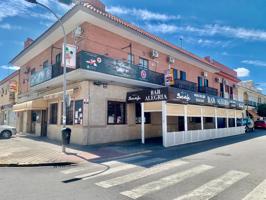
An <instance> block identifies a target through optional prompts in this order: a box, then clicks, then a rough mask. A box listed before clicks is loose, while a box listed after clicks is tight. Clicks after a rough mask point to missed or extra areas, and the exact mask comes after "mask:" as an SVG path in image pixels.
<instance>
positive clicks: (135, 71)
mask: <svg viewBox="0 0 266 200" xmlns="http://www.w3.org/2000/svg"><path fill="white" fill-rule="evenodd" d="M77 60H78V64H77V67H78V68H81V69H86V70H89V71H95V72H100V73H103V74H109V75H113V76H118V77H123V78H128V79H133V80H137V81H144V82H148V83H152V84H156V85H164V74H162V73H158V72H154V71H151V70H149V69H148V68H145V67H142V66H138V65H134V64H130V63H127V62H125V61H122V60H116V59H112V58H109V57H106V56H103V55H98V54H94V53H90V52H86V51H81V52H79V55H78V59H77Z"/></svg>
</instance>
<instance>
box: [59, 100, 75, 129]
mask: <svg viewBox="0 0 266 200" xmlns="http://www.w3.org/2000/svg"><path fill="white" fill-rule="evenodd" d="M61 108H62V116H63V103H62V107H61ZM66 125H73V101H71V103H70V106H67V107H66Z"/></svg>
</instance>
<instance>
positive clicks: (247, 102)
mask: <svg viewBox="0 0 266 200" xmlns="http://www.w3.org/2000/svg"><path fill="white" fill-rule="evenodd" d="M244 103H245V105H246V106H252V107H257V106H258V105H259V104H258V103H257V102H255V101H248V100H245V101H244Z"/></svg>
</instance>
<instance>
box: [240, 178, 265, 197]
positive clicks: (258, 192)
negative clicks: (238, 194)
mask: <svg viewBox="0 0 266 200" xmlns="http://www.w3.org/2000/svg"><path fill="white" fill-rule="evenodd" d="M265 199H266V180H264V181H263V182H262V183H261V184H259V185H258V186H257V187H256V188H255V189H254V190H253V191H251V192H250V193H249V194H248V195H247V196H246V197H245V198H244V199H243V200H265Z"/></svg>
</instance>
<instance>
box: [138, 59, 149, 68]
mask: <svg viewBox="0 0 266 200" xmlns="http://www.w3.org/2000/svg"><path fill="white" fill-rule="evenodd" d="M139 65H140V66H142V67H145V68H149V61H148V60H147V59H144V58H139Z"/></svg>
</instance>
